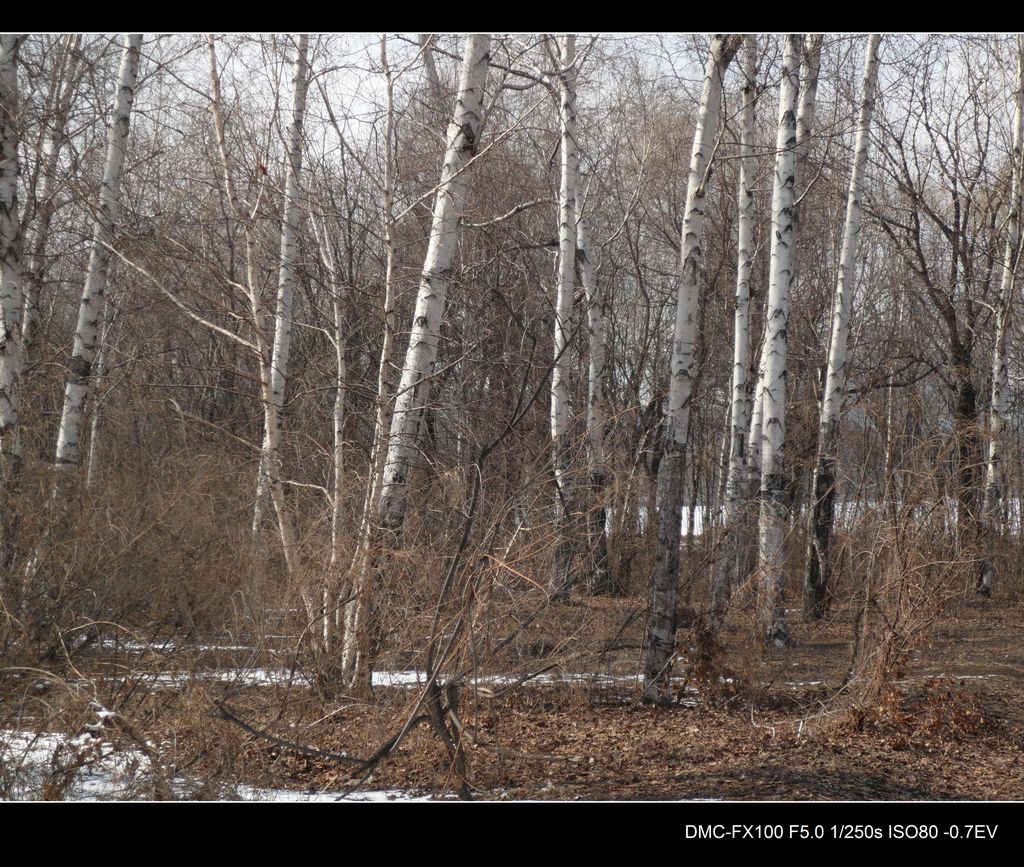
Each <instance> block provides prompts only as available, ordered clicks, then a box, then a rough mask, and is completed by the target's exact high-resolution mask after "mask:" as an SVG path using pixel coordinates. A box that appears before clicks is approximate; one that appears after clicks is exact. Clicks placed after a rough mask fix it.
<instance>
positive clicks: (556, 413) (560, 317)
mask: <svg viewBox="0 0 1024 867" xmlns="http://www.w3.org/2000/svg"><path fill="white" fill-rule="evenodd" d="M558 42H559V62H560V64H561V70H560V72H559V76H558V94H559V121H560V126H561V145H560V147H561V155H562V166H561V168H562V171H561V182H560V184H559V190H558V285H557V290H556V292H557V296H556V301H555V339H554V353H555V358H554V368H553V369H552V371H551V444H552V449H553V457H554V466H555V483H556V485H557V488H558V499H559V508H560V511H561V515H560V519H559V531H558V533H559V539H558V549H557V553H556V557H555V561H556V562H555V575H554V580H553V582H552V585H553V587H552V589H553V590H554V591H555V593H556V594H557V595H564V594H567V593H568V591H569V588H570V587H571V586H572V583H573V576H572V560H573V556H572V555H573V547H574V544H573V543H574V540H573V539H572V535H573V532H572V531H573V524H574V522H573V519H572V516H573V513H574V512H575V510H576V503H575V490H574V488H575V485H574V484H573V480H572V478H571V475H570V473H571V467H570V462H571V459H570V451H571V442H570V436H569V377H570V372H571V364H570V362H571V360H572V359H571V352H570V346H569V341H570V339H571V336H572V331H573V310H572V296H573V288H574V283H575V276H576V179H577V168H576V162H577V159H576V70H575V63H576V37H575V36H573V35H572V34H567V35H565V36H562V37H561V38H560V39H559V40H558Z"/></svg>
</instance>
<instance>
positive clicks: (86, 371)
mask: <svg viewBox="0 0 1024 867" xmlns="http://www.w3.org/2000/svg"><path fill="white" fill-rule="evenodd" d="M141 46H142V34H141V33H131V34H128V35H127V36H126V37H125V40H124V49H123V52H122V56H121V66H120V69H119V71H118V75H117V93H116V95H115V100H114V113H113V117H112V118H111V122H110V128H109V132H108V136H107V154H106V161H105V163H104V167H103V181H102V183H101V186H100V198H99V206H98V208H97V210H96V216H95V221H94V226H93V237H92V246H91V248H90V252H89V265H88V270H87V272H86V278H85V288H84V290H83V292H82V300H81V304H80V305H79V309H78V325H77V327H76V329H75V343H74V349H73V350H72V353H71V361H70V363H69V365H68V378H67V385H66V387H65V391H64V408H63V410H62V412H61V420H60V430H59V432H58V435H57V453H56V467H57V469H58V470H62V471H68V470H70V469H73V468H75V467H77V466H78V463H79V459H80V440H81V435H82V414H83V409H84V407H85V401H86V396H87V394H88V391H89V380H90V376H91V373H92V364H93V361H94V360H95V357H96V346H97V337H98V333H99V328H98V326H99V321H100V315H101V313H102V310H103V293H104V291H105V290H106V287H107V270H108V267H109V264H110V257H111V244H112V241H113V233H114V226H115V224H116V223H117V219H118V213H119V210H120V203H121V175H122V172H123V169H124V160H125V153H126V152H127V146H128V124H129V119H130V117H131V108H132V100H133V99H134V97H135V85H136V81H137V79H138V74H139V49H140V48H141Z"/></svg>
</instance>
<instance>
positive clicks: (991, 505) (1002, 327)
mask: <svg viewBox="0 0 1024 867" xmlns="http://www.w3.org/2000/svg"><path fill="white" fill-rule="evenodd" d="M1013 96H1014V106H1015V111H1014V115H1013V152H1012V155H1011V165H1010V176H1011V181H1010V201H1009V213H1008V214H1007V218H1006V249H1005V251H1004V253H1003V269H1002V274H1001V277H1000V284H999V299H998V302H997V307H996V333H995V341H994V346H993V352H992V355H993V357H992V406H991V409H990V422H989V428H990V429H989V444H988V462H987V464H988V466H987V475H986V481H985V499H984V502H983V506H982V520H983V522H984V534H985V552H984V557H983V559H982V564H981V575H980V577H979V581H978V587H977V592H978V594H979V595H981V596H991V595H992V585H993V582H994V579H995V558H994V552H993V547H994V545H993V543H994V541H995V535H996V525H997V523H998V520H999V501H1000V499H1001V497H1002V491H1001V489H1000V482H1001V479H1000V476H1001V474H1002V471H1003V467H1002V462H1003V438H1004V436H1005V433H1004V429H1005V427H1006V411H1007V398H1008V391H1009V375H1008V359H1007V354H1006V338H1007V333H1008V330H1009V327H1010V320H1011V314H1012V311H1013V300H1014V299H1013V292H1014V288H1015V287H1014V280H1015V274H1016V269H1017V261H1018V258H1019V256H1020V247H1021V230H1020V207H1021V173H1022V172H1024V147H1022V134H1024V37H1021V35H1020V34H1018V35H1017V80H1016V86H1015V87H1014V94H1013Z"/></svg>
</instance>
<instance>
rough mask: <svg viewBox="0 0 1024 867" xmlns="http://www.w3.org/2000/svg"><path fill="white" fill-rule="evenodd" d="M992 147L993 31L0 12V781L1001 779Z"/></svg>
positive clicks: (996, 218) (1003, 701)
mask: <svg viewBox="0 0 1024 867" xmlns="http://www.w3.org/2000/svg"><path fill="white" fill-rule="evenodd" d="M1022 137H1024V41H1022V39H1021V37H1019V36H1017V35H1013V34H1010V35H980V34H971V35H944V36H924V35H911V34H885V35H881V36H879V35H877V34H823V35H820V34H795V35H794V34H790V35H781V34H779V35H753V34H718V35H715V34H704V35H701V34H677V35H668V34H664V35H641V34H635V35H596V36H594V35H589V34H587V35H584V34H576V35H573V34H550V35H544V34H540V35H528V34H520V35H498V34H493V35H482V34H473V35H460V34H390V33H389V34H383V35H381V34H378V35H370V34H363V35H355V34H309V35H305V34H292V35H283V34H277V35H255V34H253V35H226V36H225V35H215V34H211V35H208V36H207V35H176V34H161V35H156V34H124V35H86V34H79V35H76V34H70V35H65V34H58V35H38V34H4V35H0V268H2V271H0V799H21V798H43V799H61V798H83V797H86V798H89V797H97V798H111V797H116V798H146V799H179V798H211V799H216V798H263V799H267V798H288V797H299V795H297V794H296V793H298V792H307V793H308V792H319V793H321V795H322V796H324V797H328V796H330V797H338V796H341V795H343V794H344V795H347V796H352V797H358V796H360V793H361V792H362V793H364V794H363V796H364V797H367V795H366V794H365V793H366V792H367V791H369V792H371V793H372V795H371V796H373V797H377V796H380V797H385V795H383V794H381V793H382V792H385V791H387V792H392V794H391V796H392V797H396V796H400V797H409V796H411V795H414V794H415V795H417V796H419V797H442V796H453V797H454V796H458V797H461V798H464V799H472V798H512V799H516V798H553V799H567V798H568V799H571V798H708V797H710V798H719V797H724V798H736V799H743V798H756V799H774V798H795V799H832V798H841V799H861V798H864V799H900V798H913V799H926V800H930V799H947V798H948V799H954V798H955V799H970V798H1020V797H1022V796H1024V756H1022V755H1021V753H1022V747H1021V743H1022V736H1024V645H1022V643H1021V638H1020V636H1021V635H1022V632H1024V571H1022V568H1021V565H1020V564H1021V563H1022V562H1024V557H1022V555H1024V451H1022V439H1024V403H1022V397H1024V391H1022V388H1021V383H1022V382H1024V332H1022V330H1021V327H1020V326H1019V325H1018V319H1019V318H1020V317H1018V316H1017V315H1015V314H1016V313H1017V311H1018V306H1019V304H1018V302H1019V301H1020V298H1021V288H1020V286H1019V284H1018V283H1017V278H1018V276H1021V275H1022V274H1024V270H1022V269H1021V268H1020V267H1019V260H1020V254H1021V249H1022V245H1024V233H1022V232H1021V226H1020V204H1021V198H1022V187H1021V180H1022V172H1024V147H1022ZM395 793H398V794H395ZM308 797H312V796H311V795H308Z"/></svg>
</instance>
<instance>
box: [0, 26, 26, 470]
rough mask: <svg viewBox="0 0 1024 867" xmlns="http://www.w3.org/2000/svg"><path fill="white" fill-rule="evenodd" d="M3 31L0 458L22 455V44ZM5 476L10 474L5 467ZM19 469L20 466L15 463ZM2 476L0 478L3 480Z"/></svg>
mask: <svg viewBox="0 0 1024 867" xmlns="http://www.w3.org/2000/svg"><path fill="white" fill-rule="evenodd" d="M22 39H23V37H22V36H20V35H18V34H14V33H4V34H0V458H2V459H3V462H4V464H6V463H7V462H8V461H10V462H11V463H13V464H15V465H16V464H17V463H18V462H19V461H20V458H21V444H20V441H19V435H18V402H19V394H18V392H19V385H20V379H21V305H22V295H21V282H22V280H21V218H20V216H19V214H18V128H17V127H18V124H17V120H18V46H19V45H20V44H21V40H22ZM4 469H5V472H4V473H3V476H4V477H5V476H6V475H7V473H6V470H7V469H8V468H7V467H6V466H5V467H4ZM11 470H12V471H13V472H15V473H16V472H17V468H16V466H14V467H11ZM2 478H3V477H0V480H2Z"/></svg>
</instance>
